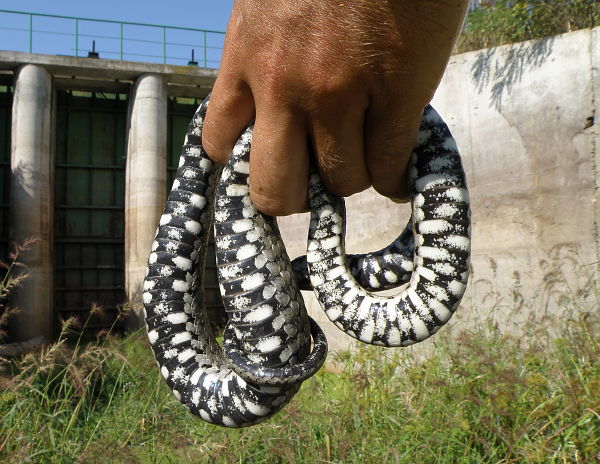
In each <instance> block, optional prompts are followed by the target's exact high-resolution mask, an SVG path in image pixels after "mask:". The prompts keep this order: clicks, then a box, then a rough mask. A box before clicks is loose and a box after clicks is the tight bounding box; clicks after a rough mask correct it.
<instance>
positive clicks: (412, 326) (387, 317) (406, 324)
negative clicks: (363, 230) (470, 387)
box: [306, 106, 471, 346]
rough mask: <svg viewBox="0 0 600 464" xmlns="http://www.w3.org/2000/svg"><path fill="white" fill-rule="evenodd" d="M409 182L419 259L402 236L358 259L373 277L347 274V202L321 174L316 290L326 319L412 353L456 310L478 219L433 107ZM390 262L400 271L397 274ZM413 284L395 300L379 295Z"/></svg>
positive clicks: (312, 186)
mask: <svg viewBox="0 0 600 464" xmlns="http://www.w3.org/2000/svg"><path fill="white" fill-rule="evenodd" d="M409 183H410V188H411V204H412V217H411V220H410V221H409V227H410V226H412V229H413V230H412V242H413V246H414V257H413V259H412V261H411V262H408V263H407V262H406V253H407V251H408V249H409V248H410V247H409V245H408V242H407V241H406V234H402V235H401V236H400V237H398V239H397V240H396V241H395V242H394V243H397V242H403V243H404V244H405V245H406V246H404V247H401V246H394V244H392V245H390V247H387V248H384V249H383V250H381V251H380V252H377V253H374V254H371V255H369V256H366V257H359V258H358V259H359V260H360V259H362V260H363V263H362V264H361V266H360V267H361V269H362V268H367V269H368V270H369V272H368V274H367V273H358V272H354V273H353V272H351V269H349V267H348V260H347V259H346V256H345V251H344V233H345V232H344V229H345V207H344V200H343V199H342V198H339V197H337V196H335V195H332V194H331V193H329V192H328V191H327V190H326V189H325V188H324V186H323V184H322V183H321V181H320V179H319V178H318V175H316V174H313V175H312V176H311V178H310V181H309V198H310V205H311V224H310V230H309V240H308V251H307V255H306V261H307V274H308V278H309V280H310V284H311V286H312V287H313V290H314V291H315V294H316V298H317V300H318V301H319V303H320V304H321V307H322V308H323V310H324V311H325V313H326V314H327V317H328V318H329V319H330V320H331V321H332V322H333V323H334V324H335V325H336V326H338V327H339V328H340V329H341V330H343V331H344V332H345V333H346V334H348V335H350V336H351V337H353V338H356V339H357V340H360V341H362V342H365V343H368V344H373V345H383V346H407V345H411V344H414V343H417V342H420V341H422V340H425V339H426V338H428V337H429V336H431V335H433V334H434V333H436V332H437V331H438V330H439V329H440V328H441V327H442V326H443V325H444V324H445V323H446V322H448V320H449V319H450V317H451V316H452V314H453V313H454V311H455V310H456V308H457V306H458V304H459V303H460V301H461V299H462V296H463V294H464V292H465V289H466V285H467V281H468V278H469V259H470V247H471V239H470V234H471V226H470V216H471V212H470V207H469V194H468V191H467V184H466V179H465V173H464V170H463V167H462V163H461V158H460V155H459V153H458V149H457V147H456V143H455V141H454V139H453V138H452V135H451V134H450V131H449V129H448V127H447V126H446V124H445V123H444V122H443V120H442V119H441V117H440V116H439V115H438V113H437V112H436V111H435V110H434V109H433V108H432V107H431V106H428V107H427V108H426V109H425V111H424V113H423V119H422V122H421V126H420V129H419V134H418V138H417V143H416V146H415V148H414V150H413V154H412V157H411V161H410V165H409ZM394 248H395V249H399V250H400V251H396V252H394V250H393V249H394ZM355 261H356V259H355ZM389 261H395V262H397V263H400V264H399V265H397V266H395V267H396V269H393V268H392V267H390V266H388V265H387V263H386V262H389ZM355 266H356V264H355ZM409 271H412V272H409ZM406 280H408V284H407V286H406V288H404V289H402V290H401V292H400V293H399V294H398V295H396V296H392V297H383V296H378V295H375V294H373V293H372V292H373V291H376V290H381V289H383V288H389V287H390V286H391V285H393V284H396V283H402V282H404V281H406Z"/></svg>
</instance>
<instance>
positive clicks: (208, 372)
mask: <svg viewBox="0 0 600 464" xmlns="http://www.w3.org/2000/svg"><path fill="white" fill-rule="evenodd" d="M207 105H208V99H207V100H205V101H204V102H203V103H202V105H201V106H200V107H199V108H198V111H197V112H196V114H195V115H194V118H193V119H192V122H191V123H190V126H189V130H188V133H187V135H186V139H185V144H184V147H183V152H182V155H181V159H180V164H179V168H178V170H177V175H176V180H175V182H174V183H173V187H172V189H171V192H170V194H169V198H168V201H167V205H166V208H165V211H164V214H163V215H162V217H161V219H160V225H159V227H158V230H157V233H156V239H155V241H154V243H153V246H152V252H151V254H150V258H149V265H148V270H147V274H146V279H145V281H144V293H143V300H144V307H145V313H146V324H147V328H148V337H149V339H150V343H151V346H152V349H153V351H154V355H155V357H156V361H157V362H158V364H159V367H160V372H161V373H162V375H163V377H164V378H165V380H166V381H167V383H168V385H169V387H170V388H171V389H172V390H173V393H174V394H175V396H176V397H177V398H178V399H179V400H180V401H181V402H182V403H183V405H184V406H185V407H187V408H188V409H189V410H190V411H191V412H192V413H194V414H196V415H198V416H200V417H201V418H202V419H204V420H205V421H207V422H210V423H213V424H217V425H222V426H227V427H243V426H248V425H252V424H255V423H258V422H261V421H263V420H265V419H266V418H268V417H269V416H271V415H272V414H274V413H276V412H277V411H279V410H280V409H281V408H282V407H283V406H284V405H285V404H286V403H287V402H288V401H289V400H290V399H291V398H292V396H293V395H294V394H295V393H296V392H297V391H298V389H299V388H300V384H301V383H302V381H303V380H305V379H307V378H308V377H310V376H311V375H313V374H314V373H315V372H316V371H317V370H318V369H319V368H320V367H321V365H322V364H323V362H324V360H325V356H326V352H327V341H326V339H325V336H324V334H323V332H322V331H321V329H320V328H319V326H318V325H317V324H316V323H315V322H314V321H313V320H312V319H311V318H310V317H309V316H308V315H307V312H306V309H305V306H304V302H303V299H302V296H301V294H300V288H302V289H307V288H313V289H314V291H315V294H316V296H317V299H318V300H319V302H320V303H321V306H322V307H323V309H324V310H325V312H326V314H327V316H328V317H329V319H331V320H332V321H333V322H334V323H335V324H336V325H337V326H338V327H339V328H340V329H342V330H343V331H345V332H346V333H347V334H349V335H350V336H352V337H354V338H357V339H359V340H361V341H363V342H365V343H370V344H375V345H383V346H406V345H410V344H412V343H416V342H419V341H421V340H424V339H425V338H427V337H429V336H430V335H433V334H434V333H435V332H436V331H437V330H438V329H439V328H440V327H441V326H442V325H444V324H445V323H446V322H447V321H448V319H450V317H451V316H452V314H453V312H454V311H455V309H456V307H457V305H458V303H459V302H460V299H461V297H462V295H463V293H464V291H465V286H466V283H467V279H468V274H469V270H468V267H469V252H470V211H469V198H468V192H467V188H466V182H465V176H464V172H463V170H462V165H461V160H460V156H459V154H458V151H457V149H456V144H455V142H454V140H453V139H452V137H451V135H450V132H449V131H448V128H447V127H446V125H445V124H444V123H443V121H442V120H441V118H440V117H439V116H438V114H437V113H436V112H435V110H434V109H433V108H431V107H427V108H426V109H425V112H424V115H423V120H422V123H421V128H420V132H419V136H418V141H417V144H416V147H415V149H414V154H413V156H412V160H411V163H410V167H409V169H410V173H409V179H410V184H411V189H412V196H411V201H412V218H411V221H410V222H409V224H408V225H407V227H406V229H405V230H404V232H403V233H402V234H401V235H400V236H399V237H398V238H397V239H396V240H395V241H394V243H392V244H391V245H390V246H388V247H386V248H384V249H382V250H380V251H378V252H374V253H369V254H367V255H348V256H346V255H345V253H344V228H345V223H344V202H343V200H342V199H341V198H338V197H336V196H334V195H332V194H330V193H328V192H327V191H326V190H325V189H324V187H323V185H322V184H321V182H320V180H319V177H318V175H317V174H313V175H311V178H310V184H309V197H310V202H311V210H312V212H311V224H310V230H309V239H308V252H307V255H306V256H305V257H301V258H298V259H296V260H295V261H294V263H293V264H292V263H290V260H289V258H288V256H287V253H286V251H285V248H284V246H283V243H282V241H281V238H280V236H279V231H278V228H277V223H276V221H275V219H274V218H272V217H268V216H265V215H262V214H261V213H259V212H258V211H257V210H256V208H255V207H254V206H253V204H252V203H251V201H250V196H249V187H248V167H249V164H248V158H249V152H250V145H251V140H252V126H250V127H249V128H248V129H247V130H246V131H245V132H244V133H243V134H242V136H241V137H240V139H239V140H238V142H237V144H236V146H235V148H234V150H233V152H232V155H231V157H230V159H229V161H228V163H227V165H226V166H225V167H224V168H220V167H219V166H218V165H216V164H214V163H213V162H212V161H211V160H210V159H209V158H208V157H207V155H206V153H205V152H204V150H203V149H202V146H201V134H202V124H203V118H204V115H205V114H206V109H207ZM213 208H214V211H213ZM212 222H214V230H215V243H216V249H217V252H216V254H217V265H218V273H219V285H220V290H221V294H222V297H223V304H224V306H225V310H226V311H227V314H228V317H229V322H228V324H227V326H226V328H225V331H224V334H223V344H222V346H220V345H219V344H218V343H217V342H216V340H215V337H214V334H213V333H212V330H211V327H210V324H209V323H208V321H207V316H206V312H205V309H204V305H203V290H202V279H203V270H204V259H205V249H206V245H207V241H208V237H209V232H210V229H209V228H210V226H211V223H212ZM401 284H406V285H405V286H404V287H403V289H402V290H401V291H400V293H399V294H398V295H396V296H393V297H381V296H376V295H375V294H373V293H372V292H373V291H377V290H383V289H389V288H393V287H396V286H399V285H401Z"/></svg>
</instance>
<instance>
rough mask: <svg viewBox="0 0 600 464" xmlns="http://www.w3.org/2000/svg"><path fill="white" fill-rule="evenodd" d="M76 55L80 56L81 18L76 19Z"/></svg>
mask: <svg viewBox="0 0 600 464" xmlns="http://www.w3.org/2000/svg"><path fill="white" fill-rule="evenodd" d="M75 56H79V19H76V20H75Z"/></svg>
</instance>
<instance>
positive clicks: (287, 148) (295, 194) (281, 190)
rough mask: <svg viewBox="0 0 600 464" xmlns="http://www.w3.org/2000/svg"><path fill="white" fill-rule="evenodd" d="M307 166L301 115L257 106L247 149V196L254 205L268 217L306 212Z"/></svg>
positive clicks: (306, 144) (306, 146) (304, 132)
mask: <svg viewBox="0 0 600 464" xmlns="http://www.w3.org/2000/svg"><path fill="white" fill-rule="evenodd" d="M308 165H309V160H308V136H307V130H306V127H305V124H304V117H302V116H301V115H300V114H298V113H297V112H294V111H292V110H289V109H281V108H277V107H274V106H273V105H264V104H263V105H262V106H260V105H259V106H258V107H257V111H256V122H255V125H254V133H253V136H252V150H251V151H250V197H251V198H252V201H253V203H254V204H255V206H256V207H257V208H258V209H259V210H260V211H262V212H263V213H265V214H269V215H271V216H285V215H288V214H293V213H299V212H303V211H306V209H307V205H308V196H307V195H308V194H307V189H308Z"/></svg>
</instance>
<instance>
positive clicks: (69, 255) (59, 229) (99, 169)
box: [54, 90, 127, 330]
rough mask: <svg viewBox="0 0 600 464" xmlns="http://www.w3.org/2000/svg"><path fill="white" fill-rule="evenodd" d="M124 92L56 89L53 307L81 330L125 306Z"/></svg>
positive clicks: (103, 324)
mask: <svg viewBox="0 0 600 464" xmlns="http://www.w3.org/2000/svg"><path fill="white" fill-rule="evenodd" d="M126 129H127V95H126V94H114V93H101V92H81V91H69V90H59V91H58V92H57V131H56V177H55V216H54V233H55V238H54V240H55V249H54V256H55V263H54V266H55V267H54V270H55V274H54V308H55V312H56V314H57V317H58V319H59V320H66V319H68V318H74V319H75V320H76V321H77V322H76V323H77V324H78V325H80V327H81V328H82V329H85V330H98V329H103V328H107V327H110V326H111V325H113V324H114V323H115V322H116V321H117V316H118V311H119V308H120V305H121V304H122V303H124V302H125V300H126V295H125V278H124V230H125V226H124V200H125V154H126V146H125V145H126Z"/></svg>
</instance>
